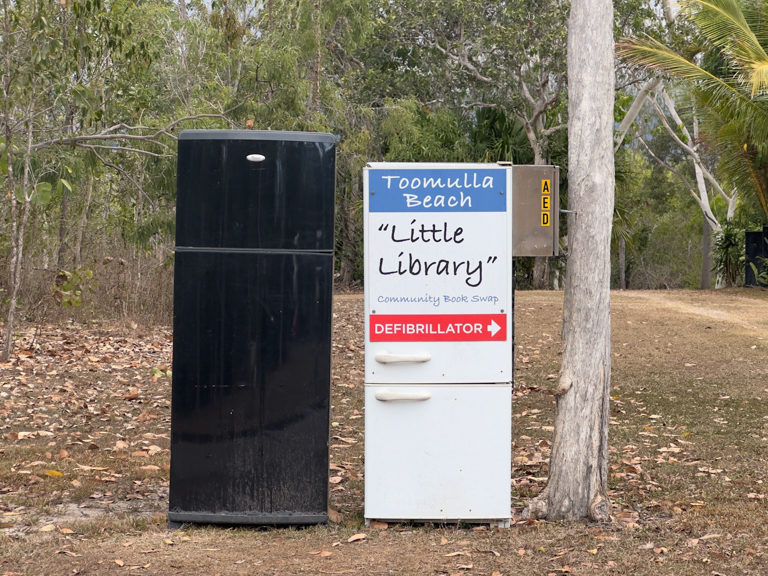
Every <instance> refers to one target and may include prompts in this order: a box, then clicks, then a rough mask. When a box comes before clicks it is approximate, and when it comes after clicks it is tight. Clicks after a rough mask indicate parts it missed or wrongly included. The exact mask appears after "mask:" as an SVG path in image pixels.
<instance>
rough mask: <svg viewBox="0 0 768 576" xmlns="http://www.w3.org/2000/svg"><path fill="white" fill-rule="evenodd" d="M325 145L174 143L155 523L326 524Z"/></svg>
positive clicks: (191, 139)
mask: <svg viewBox="0 0 768 576" xmlns="http://www.w3.org/2000/svg"><path fill="white" fill-rule="evenodd" d="M335 142H336V137H335V136H333V135H330V134H317V133H304V132H272V131H231V130H191V131H184V132H182V133H181V134H180V135H179V141H178V187H177V207H176V255H175V271H174V316H173V333H174V341H173V372H172V374H173V376H172V403H171V470H170V496H169V513H168V520H169V522H170V523H171V524H178V523H185V522H200V523H222V524H312V523H320V522H325V521H326V520H327V503H328V434H329V432H328V431H329V409H330V379H331V314H332V312H331V298H332V281H333V224H334V214H333V207H334V171H335Z"/></svg>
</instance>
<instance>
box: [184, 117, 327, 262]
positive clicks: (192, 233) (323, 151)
mask: <svg viewBox="0 0 768 576" xmlns="http://www.w3.org/2000/svg"><path fill="white" fill-rule="evenodd" d="M277 135H279V133H266V134H265V133H263V132H248V131H246V132H235V133H232V132H228V131H221V132H213V133H212V134H211V133H209V132H196V131H191V132H182V134H181V136H180V138H179V164H178V174H179V194H178V202H177V206H176V245H177V246H188V247H206V248H216V247H225V248H258V249H274V250H313V251H332V250H333V202H334V197H333V189H334V184H333V183H334V171H335V151H334V142H335V139H334V138H333V137H331V136H330V135H328V134H318V135H314V137H315V139H314V140H308V139H307V138H308V137H307V136H306V135H303V134H302V135H299V136H297V137H301V138H302V139H301V140H295V139H292V137H291V136H290V133H289V135H287V136H284V137H283V138H284V139H282V140H278V139H276V136H277ZM328 191H330V193H328Z"/></svg>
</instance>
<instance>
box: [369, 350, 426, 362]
mask: <svg viewBox="0 0 768 576" xmlns="http://www.w3.org/2000/svg"><path fill="white" fill-rule="evenodd" d="M374 358H375V359H376V362H378V363H379V364H398V363H400V362H416V363H418V362H429V361H430V360H432V355H431V354H430V353H429V352H417V353H415V354H393V353H391V352H379V353H378V354H376V356H375V357H374Z"/></svg>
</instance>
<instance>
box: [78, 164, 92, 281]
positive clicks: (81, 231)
mask: <svg viewBox="0 0 768 576" xmlns="http://www.w3.org/2000/svg"><path fill="white" fill-rule="evenodd" d="M92 197H93V174H89V175H88V183H87V184H86V194H85V203H84V205H83V212H82V214H81V215H80V223H79V224H78V226H77V236H76V238H75V259H74V269H75V270H79V269H80V266H81V265H82V263H83V237H84V236H85V229H86V227H87V226H88V211H89V210H90V209H91V198H92Z"/></svg>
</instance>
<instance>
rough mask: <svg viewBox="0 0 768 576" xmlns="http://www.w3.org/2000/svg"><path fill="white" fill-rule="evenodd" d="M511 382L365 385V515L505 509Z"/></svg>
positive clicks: (480, 515)
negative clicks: (493, 383)
mask: <svg viewBox="0 0 768 576" xmlns="http://www.w3.org/2000/svg"><path fill="white" fill-rule="evenodd" d="M511 428H512V389H511V386H510V385H505V384H497V385H486V384H468V385H423V386H418V385H376V386H371V385H367V386H366V389H365V517H366V518H367V519H371V520H373V519H378V520H437V521H440V520H475V521H479V520H498V519H508V518H509V516H510V503H511V502H510V500H511V490H510V477H511V445H512V438H511V434H512V432H511Z"/></svg>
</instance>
